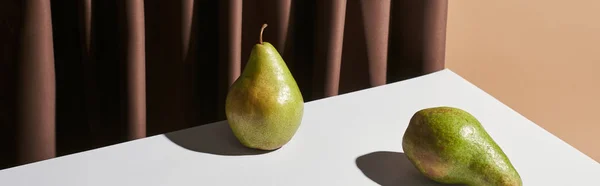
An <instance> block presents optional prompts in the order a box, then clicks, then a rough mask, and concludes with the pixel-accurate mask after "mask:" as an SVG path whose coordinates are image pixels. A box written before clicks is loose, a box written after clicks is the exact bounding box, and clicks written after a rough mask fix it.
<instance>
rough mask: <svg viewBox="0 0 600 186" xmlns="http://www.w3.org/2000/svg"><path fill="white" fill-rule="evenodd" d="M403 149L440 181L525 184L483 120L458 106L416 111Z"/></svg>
mask: <svg viewBox="0 0 600 186" xmlns="http://www.w3.org/2000/svg"><path fill="white" fill-rule="evenodd" d="M402 148H403V149H404V153H405V154H406V156H407V157H408V159H409V160H410V161H411V163H412V164H413V165H414V166H415V167H416V168H417V169H418V170H419V172H421V173H422V174H423V175H425V176H426V177H428V178H430V179H432V180H434V181H437V182H440V183H445V184H466V185H472V186H481V185H485V186H488V185H489V186H521V185H522V181H521V177H520V176H519V173H518V172H517V171H516V170H515V168H514V167H513V165H512V164H511V162H510V160H509V159H508V157H507V156H506V154H505V153H504V152H503V151H502V149H500V147H499V146H498V145H497V144H496V142H495V141H494V140H493V139H492V138H491V137H490V135H489V134H488V133H487V132H486V131H485V130H484V128H483V126H482V125H481V124H480V122H479V121H478V120H477V119H476V118H475V117H474V116H473V115H471V114H469V113H468V112H466V111H464V110H461V109H458V108H453V107H434V108H427V109H423V110H420V111H418V112H416V113H415V114H414V115H413V117H412V118H411V119H410V124H409V126H408V128H407V129H406V132H405V134H404V137H403V141H402Z"/></svg>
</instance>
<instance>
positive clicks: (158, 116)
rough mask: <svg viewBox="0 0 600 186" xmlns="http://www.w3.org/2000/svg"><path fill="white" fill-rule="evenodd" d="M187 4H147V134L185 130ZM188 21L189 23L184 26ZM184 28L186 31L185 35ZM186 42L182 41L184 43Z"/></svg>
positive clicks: (151, 2)
mask: <svg viewBox="0 0 600 186" xmlns="http://www.w3.org/2000/svg"><path fill="white" fill-rule="evenodd" d="M186 1H188V0H176V1H146V4H145V10H146V11H145V12H146V16H145V21H146V49H147V53H146V67H147V69H146V72H147V74H146V79H147V99H148V104H147V109H148V110H147V111H148V116H147V117H148V123H147V124H148V133H149V134H158V133H160V131H173V130H178V129H181V128H184V127H185V126H186V125H185V111H186V107H185V105H186V104H185V103H186V99H187V98H188V97H187V96H186V94H185V93H186V92H189V91H191V89H190V87H189V86H188V85H187V84H186V82H187V81H186V75H187V72H186V70H185V69H186V67H187V66H186V63H185V61H184V58H185V56H184V55H185V54H186V53H187V48H184V47H186V46H189V32H190V30H189V28H191V25H190V24H191V18H192V17H191V10H188V9H189V8H188V7H184V5H185V4H186V3H188V2H186ZM184 20H187V21H188V22H187V23H186V22H184ZM184 27H187V28H188V30H187V31H185V30H184V29H185V28H184ZM184 39H185V40H184Z"/></svg>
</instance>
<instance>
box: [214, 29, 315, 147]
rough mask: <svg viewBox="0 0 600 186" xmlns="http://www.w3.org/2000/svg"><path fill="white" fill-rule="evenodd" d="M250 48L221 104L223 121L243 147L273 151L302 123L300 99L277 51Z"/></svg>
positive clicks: (261, 46) (266, 47)
mask: <svg viewBox="0 0 600 186" xmlns="http://www.w3.org/2000/svg"><path fill="white" fill-rule="evenodd" d="M266 27H267V24H264V25H263V26H262V28H261V31H260V37H259V43H258V44H256V45H254V47H253V48H252V52H251V53H250V58H249V59H248V63H247V64H246V66H245V67H244V70H243V72H242V74H241V75H240V77H239V78H238V79H236V80H235V82H234V83H233V84H232V85H231V87H230V88H229V92H228V94H227V99H226V101H225V114H226V116H227V121H228V122H229V126H230V127H231V129H232V131H233V134H234V135H235V136H236V138H237V139H238V140H239V141H240V142H241V143H242V144H243V145H244V146H246V147H249V148H254V149H260V150H275V149H278V148H280V147H282V146H283V145H285V144H287V143H288V142H289V141H290V140H291V139H292V137H293V136H294V134H295V133H296V131H297V130H298V128H299V127H300V123H301V122H302V116H303V113H304V99H303V98H302V94H301V92H300V89H299V88H298V85H297V84H296V81H295V80H294V77H293V76H292V74H291V72H290V71H289V69H288V67H287V66H286V64H285V62H284V61H283V59H282V58H281V56H280V55H279V52H277V49H275V47H273V45H271V44H270V43H268V42H263V40H262V34H263V31H264V29H265V28H266Z"/></svg>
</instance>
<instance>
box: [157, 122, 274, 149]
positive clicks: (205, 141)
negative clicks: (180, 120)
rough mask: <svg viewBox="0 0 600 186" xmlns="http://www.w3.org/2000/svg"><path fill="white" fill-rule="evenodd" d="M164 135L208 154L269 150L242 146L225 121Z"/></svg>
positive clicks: (182, 145)
mask: <svg viewBox="0 0 600 186" xmlns="http://www.w3.org/2000/svg"><path fill="white" fill-rule="evenodd" d="M165 136H166V137H167V138H168V139H169V140H171V141H172V142H173V143H175V144H177V145H179V146H181V147H183V148H186V149H188V150H191V151H196V152H203V153H209V154H216V155H229V156H241V155H258V154H264V153H268V152H271V151H262V150H256V149H251V148H247V147H245V146H242V144H241V143H240V142H239V141H238V140H237V138H235V136H234V135H233V133H232V132H231V129H230V128H229V125H228V124H227V122H226V121H221V122H216V123H212V124H208V125H203V126H198V127H194V128H190V129H186V130H181V131H176V132H171V133H167V134H165Z"/></svg>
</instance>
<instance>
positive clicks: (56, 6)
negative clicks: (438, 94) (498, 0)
mask: <svg viewBox="0 0 600 186" xmlns="http://www.w3.org/2000/svg"><path fill="white" fill-rule="evenodd" d="M447 3H448V2H447V1H446V0H425V1H409V0H398V1H391V0H381V1H379V0H378V1H369V0H360V1H347V0H322V1H321V0H306V1H299V0H257V1H242V0H224V1H214V0H174V1H143V0H134V1H121V0H103V1H99V0H95V1H94V0H66V1H51V2H50V1H48V0H28V1H20V0H6V1H0V40H1V41H2V42H1V43H0V44H1V45H0V52H1V53H0V54H1V55H2V56H0V60H1V61H0V122H1V123H0V124H1V125H0V145H1V149H3V150H7V151H8V152H9V153H0V158H1V159H0V168H5V167H9V166H14V165H17V164H18V163H25V162H32V161H37V160H41V159H46V158H51V157H54V156H55V155H59V156H60V155H66V154H70V153H74V152H80V151H83V150H89V149H92V148H97V147H102V146H106V145H111V144H115V143H120V142H124V141H127V140H131V139H138V138H141V137H145V136H149V135H157V134H161V133H166V132H170V131H174V130H180V129H184V128H187V127H192V126H197V125H202V124H206V123H211V122H215V121H219V120H224V119H225V114H224V111H225V110H224V103H225V98H226V95H227V91H228V89H229V86H230V85H231V83H233V81H235V80H236V79H237V77H238V76H239V75H240V73H241V72H242V70H243V68H244V65H245V64H246V63H247V60H248V57H249V54H250V51H251V50H252V47H253V46H254V45H255V44H256V43H258V38H259V32H260V27H261V25H262V24H263V23H267V24H268V25H269V26H268V27H267V28H266V30H265V32H264V35H263V36H264V37H263V39H264V40H265V41H267V42H270V43H272V44H273V45H274V46H275V47H276V48H277V50H278V51H279V53H280V54H281V55H282V57H283V59H284V60H285V62H286V64H287V65H288V67H289V68H290V70H291V72H292V74H293V75H294V78H295V79H296V81H297V83H298V85H299V86H300V90H301V91H302V93H303V97H304V100H305V101H312V100H316V99H321V98H325V97H329V96H335V95H339V94H343V93H348V92H352V91H356V90H361V89H365V88H370V87H374V86H380V85H383V84H386V83H392V82H396V81H400V80H405V79H408V78H412V77H416V76H420V75H424V74H427V73H430V72H434V71H437V70H441V69H443V68H444V53H445V46H444V45H445V32H446V16H447V15H446V14H447V6H448V5H447ZM11 152H12V153H11Z"/></svg>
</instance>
